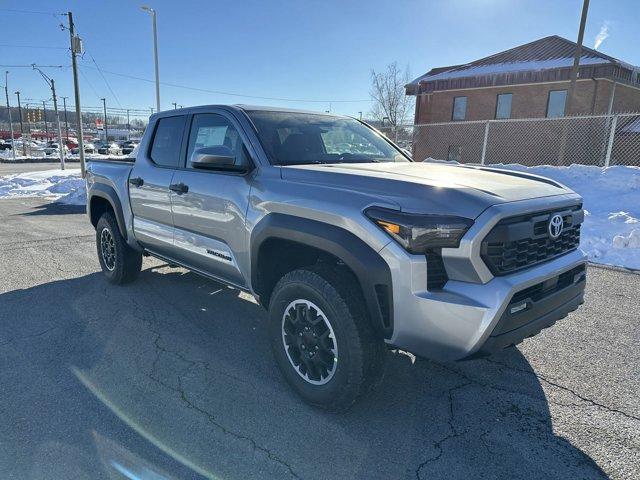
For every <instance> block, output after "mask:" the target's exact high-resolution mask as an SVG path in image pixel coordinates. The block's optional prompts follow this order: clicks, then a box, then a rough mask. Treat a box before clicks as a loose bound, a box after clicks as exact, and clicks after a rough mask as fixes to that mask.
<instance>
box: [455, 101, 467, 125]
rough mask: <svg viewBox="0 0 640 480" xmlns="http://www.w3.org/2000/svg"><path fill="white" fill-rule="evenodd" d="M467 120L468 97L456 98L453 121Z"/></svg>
mask: <svg viewBox="0 0 640 480" xmlns="http://www.w3.org/2000/svg"><path fill="white" fill-rule="evenodd" d="M465 118H467V97H454V98H453V114H452V115H451V120H464V119H465Z"/></svg>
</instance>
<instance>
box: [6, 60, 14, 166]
mask: <svg viewBox="0 0 640 480" xmlns="http://www.w3.org/2000/svg"><path fill="white" fill-rule="evenodd" d="M4 95H5V97H7V111H8V112H9V131H10V132H11V152H12V155H13V159H14V160H15V159H16V139H15V138H13V121H12V120H11V105H9V70H7V71H6V72H4Z"/></svg>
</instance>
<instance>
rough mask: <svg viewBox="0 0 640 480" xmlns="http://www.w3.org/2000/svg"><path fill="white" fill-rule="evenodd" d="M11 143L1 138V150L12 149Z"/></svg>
mask: <svg viewBox="0 0 640 480" xmlns="http://www.w3.org/2000/svg"><path fill="white" fill-rule="evenodd" d="M11 148H12V147H11V144H10V143H9V142H5V141H4V140H0V150H11Z"/></svg>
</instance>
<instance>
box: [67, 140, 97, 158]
mask: <svg viewBox="0 0 640 480" xmlns="http://www.w3.org/2000/svg"><path fill="white" fill-rule="evenodd" d="M71 153H73V154H74V155H77V154H78V153H80V147H79V146H78V145H76V146H75V147H74V148H72V149H71ZM84 153H96V146H95V145H94V144H93V143H85V144H84Z"/></svg>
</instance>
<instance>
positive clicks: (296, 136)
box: [247, 111, 409, 165]
mask: <svg viewBox="0 0 640 480" xmlns="http://www.w3.org/2000/svg"><path fill="white" fill-rule="evenodd" d="M247 115H249V118H250V119H251V120H252V122H253V124H254V126H255V128H256V130H257V133H258V137H259V138H260V142H261V143H262V146H263V148H264V149H265V151H266V153H267V156H268V157H269V160H270V161H271V163H272V164H274V165H304V164H310V163H368V162H408V161H409V160H408V159H407V158H406V157H405V156H404V155H402V154H401V153H400V152H399V151H398V150H396V149H395V148H394V147H393V146H391V144H389V142H387V141H386V140H385V139H384V138H383V137H381V136H380V135H379V134H378V133H376V132H375V131H374V130H372V129H370V128H368V127H366V126H365V125H363V124H361V123H360V122H358V121H357V120H354V119H351V118H341V117H332V116H330V115H322V114H313V113H292V112H269V111H248V112H247Z"/></svg>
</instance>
